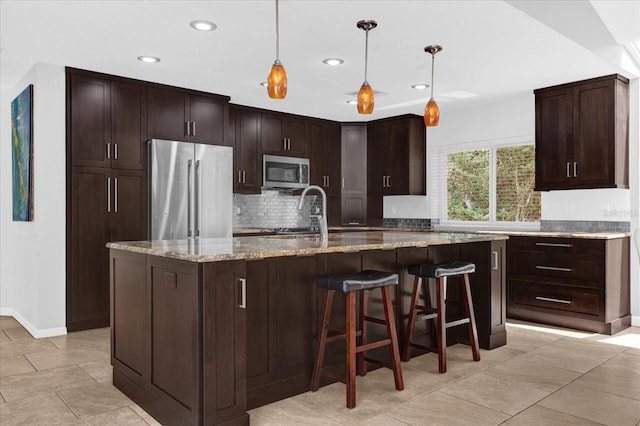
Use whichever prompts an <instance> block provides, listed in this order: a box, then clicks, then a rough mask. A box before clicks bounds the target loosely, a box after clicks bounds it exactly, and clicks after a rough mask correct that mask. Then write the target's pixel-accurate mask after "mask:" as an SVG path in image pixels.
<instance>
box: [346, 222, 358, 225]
mask: <svg viewBox="0 0 640 426" xmlns="http://www.w3.org/2000/svg"><path fill="white" fill-rule="evenodd" d="M348 224H349V225H360V222H348Z"/></svg>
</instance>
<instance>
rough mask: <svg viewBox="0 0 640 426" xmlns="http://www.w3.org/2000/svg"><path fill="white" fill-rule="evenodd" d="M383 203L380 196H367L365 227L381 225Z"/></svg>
mask: <svg viewBox="0 0 640 426" xmlns="http://www.w3.org/2000/svg"><path fill="white" fill-rule="evenodd" d="M383 201H384V200H383V197H382V195H367V225H370V226H381V225H382V218H383Z"/></svg>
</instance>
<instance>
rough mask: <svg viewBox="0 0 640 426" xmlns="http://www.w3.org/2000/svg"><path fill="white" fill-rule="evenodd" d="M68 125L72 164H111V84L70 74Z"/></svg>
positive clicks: (103, 80)
mask: <svg viewBox="0 0 640 426" xmlns="http://www.w3.org/2000/svg"><path fill="white" fill-rule="evenodd" d="M67 85H68V87H69V88H70V91H69V98H68V104H67V108H68V115H67V126H68V129H69V136H70V139H71V164H72V165H73V166H87V167H110V166H111V158H110V154H111V149H110V143H111V83H110V82H109V80H105V79H101V78H96V77H91V76H87V75H82V74H71V73H67Z"/></svg>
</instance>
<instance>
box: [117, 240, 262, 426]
mask: <svg viewBox="0 0 640 426" xmlns="http://www.w3.org/2000/svg"><path fill="white" fill-rule="evenodd" d="M110 269H111V318H112V320H111V327H112V329H111V335H112V342H111V362H112V365H113V367H114V369H113V383H114V385H115V386H116V387H118V388H119V389H120V390H122V391H123V392H124V393H125V394H126V395H128V396H129V397H130V398H132V399H134V400H135V401H136V402H137V403H138V404H139V405H140V406H141V407H142V408H143V409H145V410H146V411H148V412H149V413H150V414H152V415H153V417H155V418H156V419H157V420H159V421H160V422H161V423H163V424H171V425H203V424H204V425H217V424H229V425H231V424H233V425H248V424H249V420H248V415H247V414H246V382H245V379H244V378H245V377H246V375H245V374H246V373H245V368H246V367H245V366H246V361H245V357H244V354H245V352H246V350H245V340H244V337H245V332H246V315H245V314H246V310H245V309H244V307H243V304H242V300H243V291H244V289H245V288H246V286H245V285H244V284H243V283H246V281H245V280H244V277H245V263H244V261H229V262H216V263H205V264H202V263H193V262H187V261H180V260H174V259H168V258H163V257H155V256H146V255H143V254H137V253H131V252H123V251H118V250H111V255H110ZM229 354H234V356H229Z"/></svg>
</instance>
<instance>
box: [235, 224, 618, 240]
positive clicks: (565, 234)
mask: <svg viewBox="0 0 640 426" xmlns="http://www.w3.org/2000/svg"><path fill="white" fill-rule="evenodd" d="M370 231H385V232H436V233H438V232H456V233H466V234H489V235H507V236H512V237H551V238H585V239H594V240H611V239H616V238H624V237H628V236H629V235H630V234H628V233H624V232H575V231H574V232H572V231H517V230H478V229H463V228H439V229H426V228H389V227H382V226H330V227H329V232H370ZM233 234H234V235H236V236H242V235H243V234H250V235H255V234H265V235H273V234H274V231H273V229H268V228H267V229H265V228H235V229H234V230H233Z"/></svg>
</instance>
